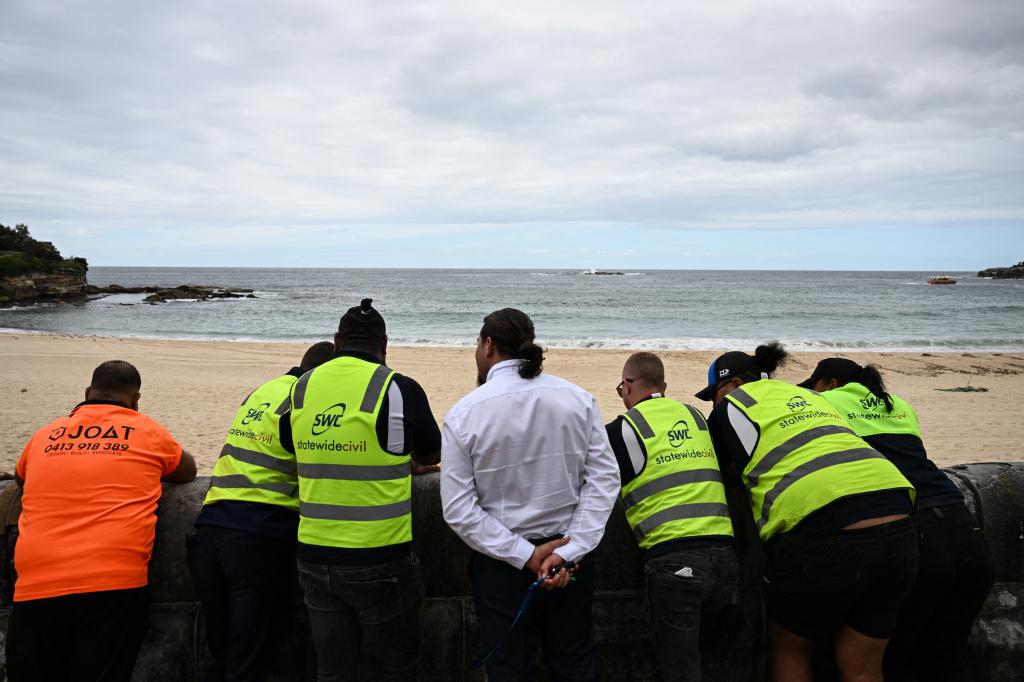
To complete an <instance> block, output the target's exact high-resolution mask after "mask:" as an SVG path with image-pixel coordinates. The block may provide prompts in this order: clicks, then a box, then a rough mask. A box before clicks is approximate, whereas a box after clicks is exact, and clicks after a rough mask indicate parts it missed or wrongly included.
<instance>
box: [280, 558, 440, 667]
mask: <svg viewBox="0 0 1024 682" xmlns="http://www.w3.org/2000/svg"><path fill="white" fill-rule="evenodd" d="M298 563H299V582H300V583H301V584H302V589H303V591H304V592H305V593H306V607H307V608H308V609H309V625H310V629H311V630H312V634H313V644H314V645H315V646H316V658H317V672H316V679H317V681H318V682H341V681H343V680H355V679H356V668H357V664H358V661H359V653H360V644H361V645H362V653H363V655H364V657H365V661H366V664H367V668H368V670H366V671H365V673H364V678H365V679H368V680H375V681H376V680H415V679H418V677H419V663H420V606H421V604H422V603H423V575H422V573H421V571H420V562H419V559H417V558H416V555H415V554H412V553H410V554H409V555H408V556H406V557H403V558H401V559H399V560H397V561H391V562H388V563H385V564H378V565H373V566H350V565H344V564H334V565H327V564H314V563H311V562H308V561H302V560H301V559H300V560H299V562H298Z"/></svg>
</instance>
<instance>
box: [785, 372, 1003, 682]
mask: <svg viewBox="0 0 1024 682" xmlns="http://www.w3.org/2000/svg"><path fill="white" fill-rule="evenodd" d="M799 385H800V386H802V387H804V388H810V389H813V390H815V391H818V392H819V393H821V396H822V397H823V398H825V399H826V400H827V401H828V402H829V403H831V404H832V406H833V407H835V409H836V410H837V411H838V412H839V413H840V414H842V415H843V416H845V417H846V419H847V420H848V421H849V422H850V425H851V427H852V428H853V430H854V432H855V433H856V434H857V435H858V436H859V437H861V438H863V439H864V440H865V441H867V443H868V445H870V446H871V447H872V448H874V449H875V450H877V451H878V452H880V453H882V454H883V455H885V456H886V457H887V458H888V459H889V461H890V462H892V463H893V464H895V465H896V467H897V468H898V469H899V470H900V472H901V473H902V474H903V475H904V476H906V478H907V480H909V481H910V482H911V483H913V484H914V488H916V489H917V504H916V507H915V511H914V516H913V521H914V526H915V528H916V529H917V535H918V542H919V545H920V563H919V565H918V571H917V580H916V581H915V582H914V589H913V591H912V592H911V593H910V597H909V598H908V599H907V601H906V603H904V605H903V608H902V610H901V611H900V616H899V621H898V622H897V624H896V631H895V632H894V633H893V636H892V640H891V641H890V642H889V646H888V648H887V649H886V651H885V659H884V662H883V666H884V669H885V679H886V680H887V681H894V682H903V681H909V680H945V681H947V682H961V681H963V680H969V679H971V676H970V671H969V670H968V669H967V663H966V653H967V638H968V636H969V635H970V633H971V628H972V627H973V625H974V621H975V619H976V618H977V616H978V613H979V611H980V610H981V607H982V605H983V604H984V603H985V598H986V597H987V596H988V593H989V590H990V589H991V588H992V582H993V569H992V561H991V559H990V558H989V554H988V549H987V548H986V547H985V544H984V541H983V540H982V537H981V534H980V529H979V528H978V523H977V521H976V520H975V518H974V515H973V514H971V512H970V511H968V509H967V506H966V505H965V504H964V498H963V495H962V494H961V493H960V490H959V488H957V487H956V485H955V484H954V483H953V482H952V481H951V480H950V479H949V477H948V476H946V474H944V473H942V471H941V470H940V469H939V468H938V467H937V466H935V464H934V463H933V462H932V461H931V460H929V459H928V453H927V452H926V451H925V447H924V441H923V439H922V437H921V429H920V426H919V424H918V420H917V413H916V412H915V411H914V408H913V407H911V406H910V404H909V403H908V402H907V401H905V400H904V399H903V398H900V397H899V396H897V395H894V394H892V393H890V392H889V391H888V390H886V387H885V383H884V382H883V380H882V376H881V374H879V372H878V369H877V368H875V367H872V366H870V365H869V366H867V367H862V366H861V365H859V364H857V363H856V362H854V361H852V360H848V359H846V358H826V359H825V360H822V361H821V362H819V363H818V366H817V367H815V368H814V371H813V372H812V373H811V376H810V377H809V378H808V379H807V380H806V381H804V382H802V383H800V384H799Z"/></svg>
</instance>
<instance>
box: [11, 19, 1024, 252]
mask: <svg viewBox="0 0 1024 682" xmlns="http://www.w3.org/2000/svg"><path fill="white" fill-rule="evenodd" d="M1022 34H1024V13H1022V10H1021V4H1020V3H1019V2H1017V1H1016V0H994V1H993V2H990V3H985V4H984V5H978V4H977V3H971V2H968V1H967V0H923V1H911V0H894V1H892V2H881V1H875V0H858V1H857V2H838V1H834V2H830V1H825V2H820V3H811V4H808V3H800V2H796V1H795V0H792V1H785V2H784V1H777V2H772V3H769V4H765V3H760V2H726V3H715V4H713V5H712V4H708V3H692V4H680V3H668V2H634V3H625V2H604V1H594V2H567V3H558V4H556V5H552V4H551V3H540V2H523V3H517V4H516V5H515V6H514V7H511V6H510V7H502V6H494V5H480V4H478V3H469V2H455V3H431V2H394V3H383V4H381V3H371V2H352V3H341V4H338V3H333V2H327V1H326V0H323V1H319V2H309V3H302V4H301V5H294V4H290V3H284V2H279V1H276V2H275V1H271V2H266V3H259V4H258V5H255V6H254V5H252V4H251V3H242V2H238V1H234V2H225V3H216V4H214V5H211V4H209V3H196V2H186V3H178V4H160V3H136V4H124V3H114V2H109V1H106V0H101V1H100V2H96V3H90V4H88V5H75V4H71V5H68V4H67V3H57V2H49V1H46V0H39V1H37V2H33V3H6V4H5V5H3V6H2V7H0V94H2V95H3V98H4V101H5V106H4V108H3V109H2V110H0V148H2V149H4V150H5V152H4V154H3V155H2V156H0V172H2V173H3V176H4V178H5V182H4V183H3V184H2V185H0V217H3V218H4V220H5V222H17V221H24V222H28V223H30V225H31V224H38V225H43V226H54V227H55V228H56V227H60V228H63V227H69V226H77V227H79V228H80V229H87V230H90V231H92V232H94V233H95V234H97V235H101V234H104V233H106V232H104V231H103V229H102V228H108V230H107V232H109V230H113V229H127V228H129V227H130V228H131V229H132V230H133V232H134V233H136V234H139V235H142V237H140V238H143V237H144V236H145V235H146V234H153V235H155V234H156V231H157V230H171V231H175V233H177V234H179V235H183V234H187V235H190V238H191V239H193V240H195V241H196V243H208V242H210V241H211V240H212V241H216V242H218V243H221V242H223V241H225V240H230V239H234V238H235V236H234V235H237V234H241V233H245V232H246V231H249V232H250V234H254V235H259V239H260V243H262V244H274V243H276V242H275V240H276V239H280V236H279V235H280V234H282V233H283V232H284V231H288V230H290V231H292V232H293V233H296V234H313V233H315V232H316V230H320V229H325V230H336V231H340V232H341V233H345V234H351V235H361V234H362V232H361V231H365V230H366V226H373V229H372V232H373V237H374V238H375V239H383V238H387V237H389V236H390V237H391V238H394V239H396V240H401V239H405V238H408V237H409V235H410V234H412V233H414V232H415V233H417V234H420V235H431V234H437V235H448V236H440V237H439V239H446V238H448V239H456V238H457V239H471V238H472V237H473V235H476V237H477V238H479V239H485V238H486V235H487V230H488V229H489V228H488V227H485V226H493V225H516V224H518V225H530V224H538V223H545V224H550V225H555V226H557V225H585V224H588V223H590V222H594V221H600V222H603V223H607V224H618V225H619V228H618V229H619V230H621V234H623V235H625V234H628V233H629V232H630V231H632V230H636V229H642V228H645V227H646V228H656V229H696V228H713V229H746V228H751V227H753V228H759V227H770V228H777V227H779V226H788V227H793V228H803V229H819V228H829V227H836V226H848V225H851V224H853V223H857V221H863V224H864V225H878V224H896V223H898V224H901V225H905V226H914V225H922V226H926V225H933V224H935V222H936V221H937V220H938V221H941V222H943V223H944V224H945V223H951V224H952V223H956V222H957V221H960V222H961V223H969V224H973V225H977V224H979V222H980V223H981V224H1004V223H1005V222H1006V221H1011V222H1012V221H1017V222H1018V223H1019V222H1020V220H1021V218H1022V217H1024V200H1022V196H1024V195H1022V193H1021V192H1020V187H1021V186H1022V178H1024V154H1022V153H1021V152H1022V151H1024V131H1022V124H1021V121H1024V50H1022V47H1021V45H1022V42H1021V41H1020V39H1019V36H1020V35H1022ZM254 230H258V231H257V232H254ZM445 230H451V231H449V232H446V231H445ZM264 231H265V232H264ZM346 231H347V232H346ZM453 234H454V235H456V236H454V237H453V236H451V235H453ZM99 238H100V237H97V239H99ZM154 238H157V237H154ZM353 238H355V237H353Z"/></svg>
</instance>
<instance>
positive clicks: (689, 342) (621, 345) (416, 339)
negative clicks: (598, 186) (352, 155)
mask: <svg viewBox="0 0 1024 682" xmlns="http://www.w3.org/2000/svg"><path fill="white" fill-rule="evenodd" d="M0 334H32V335H38V336H58V337H73V338H91V337H113V338H125V339H149V340H163V341H227V342H231V343H289V344H304V343H316V342H317V341H322V340H323V339H322V338H320V337H318V336H316V335H313V334H309V335H306V334H296V335H287V336H286V335H268V336H263V337H258V336H252V335H250V334H238V335H234V334H195V333H191V334H145V333H139V334H118V335H113V334H82V333H71V332H55V331H46V330H38V329H16V328H12V327H0ZM765 340H766V339H763V338H758V339H751V338H729V337H717V338H698V337H686V338H667V337H665V338H649V339H637V338H600V339H598V338H538V339H537V343H538V344H540V345H541V346H542V347H544V348H550V349H555V350H661V351H725V350H746V351H753V349H754V348H755V347H756V346H757V345H758V344H761V343H764V341H765ZM779 340H780V341H781V342H782V343H783V345H785V346H786V348H787V349H789V350H791V351H797V352H819V353H821V352H892V353H901V352H902V353H913V352H920V351H930V352H939V353H941V352H951V353H952V352H966V351H974V352H980V353H1021V352H1024V338H981V339H968V338H953V339H943V340H941V341H934V340H923V339H895V340H892V339H889V340H864V339H857V340H837V339H801V338H789V339H787V338H781V339H779ZM388 344H389V345H391V346H398V347H405V348H472V347H474V346H475V342H474V340H472V339H467V338H464V337H459V338H455V337H447V336H437V337H430V336H410V337H402V336H394V337H391V338H389V340H388Z"/></svg>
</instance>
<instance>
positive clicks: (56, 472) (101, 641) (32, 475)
mask: <svg viewBox="0 0 1024 682" xmlns="http://www.w3.org/2000/svg"><path fill="white" fill-rule="evenodd" d="M141 388H142V378H141V376H140V375H139V371H138V370H137V369H136V368H135V367H134V366H133V365H131V364H129V363H127V362H124V361H122V360H110V361H108V362H104V363H103V364H101V365H99V366H98V367H97V368H96V369H95V371H94V372H93V374H92V381H91V382H90V384H89V387H88V388H86V389H85V401H83V402H81V403H79V404H78V405H77V406H76V407H75V408H74V409H73V410H72V411H71V414H69V415H68V416H66V417H59V418H57V419H56V420H54V421H52V422H50V423H49V424H48V425H46V426H44V427H43V428H41V429H39V430H38V431H36V433H35V434H34V435H33V436H32V437H31V438H30V439H29V441H28V443H27V444H26V445H25V449H24V451H23V452H22V454H21V459H19V460H18V466H17V470H16V474H15V480H16V481H17V482H18V483H19V484H20V485H22V486H23V487H24V495H23V497H22V501H21V503H22V512H21V518H20V519H19V521H18V529H19V537H18V543H17V546H16V547H15V551H14V565H15V569H16V570H17V573H18V578H17V581H16V583H15V588H14V607H13V609H12V610H11V616H10V624H9V629H8V633H7V652H6V653H7V679H8V680H10V681H11V682H41V681H42V680H46V682H92V681H96V682H99V681H100V680H102V681H103V682H128V680H130V679H131V676H132V670H133V668H134V667H135V659H136V657H137V656H138V653H139V648H140V647H141V646H142V640H143V638H144V637H145V635H146V632H147V630H148V629H149V599H150V597H149V587H148V583H149V574H148V568H149V559H150V557H151V555H152V553H153V541H154V539H155V537H156V508H157V502H158V501H159V499H160V494H161V492H162V489H161V485H160V482H161V481H162V480H163V481H169V482H172V483H187V482H188V481H191V480H192V479H194V478H195V476H196V465H195V461H194V460H193V459H192V456H191V455H190V454H189V453H188V452H186V451H185V450H183V449H182V447H181V445H179V444H178V442H177V441H176V440H175V439H174V438H173V437H172V436H171V434H170V433H168V431H167V429H165V428H164V427H163V426H161V425H160V424H158V423H157V422H156V421H154V420H153V419H150V418H149V417H147V416H146V415H144V414H142V413H141V412H139V400H140V399H141V396H142V393H141V392H140V391H141Z"/></svg>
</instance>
